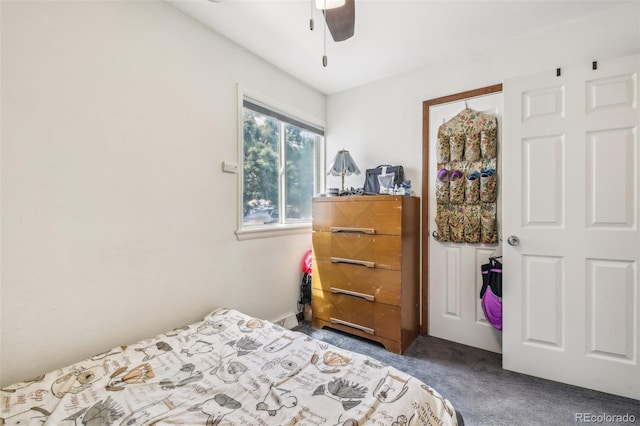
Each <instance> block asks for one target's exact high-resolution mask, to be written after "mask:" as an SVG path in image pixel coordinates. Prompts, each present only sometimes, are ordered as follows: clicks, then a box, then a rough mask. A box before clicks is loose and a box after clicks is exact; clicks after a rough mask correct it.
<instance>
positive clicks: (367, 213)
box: [313, 196, 402, 235]
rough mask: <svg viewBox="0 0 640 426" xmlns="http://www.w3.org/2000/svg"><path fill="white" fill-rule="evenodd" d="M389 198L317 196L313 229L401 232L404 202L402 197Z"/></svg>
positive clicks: (393, 233)
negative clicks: (382, 199)
mask: <svg viewBox="0 0 640 426" xmlns="http://www.w3.org/2000/svg"><path fill="white" fill-rule="evenodd" d="M386 197H389V199H388V200H384V201H380V200H379V198H380V197H362V196H361V197H345V198H342V197H327V198H326V200H323V199H322V198H316V199H314V201H315V202H314V203H313V230H314V231H327V232H330V231H331V230H333V232H359V233H363V234H386V235H401V234H402V215H401V214H399V213H400V211H401V210H402V201H401V199H400V198H399V197H391V196H386ZM332 198H337V199H334V200H331V199H332ZM370 198H371V199H370ZM373 198H375V199H377V200H374V199H373Z"/></svg>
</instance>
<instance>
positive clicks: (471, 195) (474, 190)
mask: <svg viewBox="0 0 640 426" xmlns="http://www.w3.org/2000/svg"><path fill="white" fill-rule="evenodd" d="M465 186H466V187H465V190H464V201H465V203H467V204H478V201H480V172H478V171H477V170H474V171H472V172H469V173H468V174H467V179H466V182H465Z"/></svg>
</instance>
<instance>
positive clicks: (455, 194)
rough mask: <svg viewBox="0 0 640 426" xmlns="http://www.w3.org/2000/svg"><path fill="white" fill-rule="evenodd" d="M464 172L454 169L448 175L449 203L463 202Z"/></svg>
mask: <svg viewBox="0 0 640 426" xmlns="http://www.w3.org/2000/svg"><path fill="white" fill-rule="evenodd" d="M464 181H465V179H464V173H462V172H461V171H460V170H454V171H452V172H451V174H450V175H449V200H450V201H451V204H462V203H464Z"/></svg>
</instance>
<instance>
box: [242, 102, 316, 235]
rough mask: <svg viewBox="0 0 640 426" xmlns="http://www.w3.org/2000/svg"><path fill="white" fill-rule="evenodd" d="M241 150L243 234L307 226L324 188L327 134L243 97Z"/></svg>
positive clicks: (290, 115) (288, 114)
mask: <svg viewBox="0 0 640 426" xmlns="http://www.w3.org/2000/svg"><path fill="white" fill-rule="evenodd" d="M241 145H242V149H241V164H242V209H241V210H242V211H241V225H240V230H239V234H241V233H243V232H245V233H259V232H262V233H264V231H265V230H268V231H273V230H279V231H282V230H286V229H288V228H291V229H294V228H300V227H308V226H309V225H310V223H311V205H312V198H313V196H314V194H316V193H318V192H319V189H320V188H321V184H322V183H323V181H322V177H323V176H324V174H323V172H322V171H321V170H320V167H321V164H324V162H321V161H319V157H320V153H322V152H323V146H324V130H323V129H322V128H321V127H320V126H317V125H313V124H310V123H309V122H307V121H303V120H301V119H299V118H297V117H295V116H293V115H292V114H290V113H286V112H283V111H282V109H276V108H273V107H271V106H267V105H266V104H265V103H263V102H260V101H257V100H255V99H252V98H248V97H246V96H243V97H242V144H241ZM261 236H269V233H268V232H267V235H261ZM254 237H255V236H254ZM252 238H253V237H252Z"/></svg>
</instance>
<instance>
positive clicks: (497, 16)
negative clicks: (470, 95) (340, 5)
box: [166, 0, 638, 94]
mask: <svg viewBox="0 0 640 426" xmlns="http://www.w3.org/2000/svg"><path fill="white" fill-rule="evenodd" d="M166 1H167V2H168V3H170V4H171V5H173V6H174V7H176V8H178V9H180V10H182V11H183V12H184V13H186V14H188V15H190V16H192V17H194V18H195V19H197V20H198V21H200V22H202V23H203V24H205V25H207V26H209V27H210V28H212V29H214V30H215V31H217V32H219V33H220V34H222V35H224V36H226V37H227V38H229V39H231V40H233V41H234V42H236V43H237V44H239V45H241V46H243V47H244V48H246V49H247V50H249V51H251V52H253V53H254V54H256V55H258V56H260V57H262V58H264V59H265V60H266V61H268V62H270V63H272V64H274V65H275V66H277V67H279V68H281V69H283V70H286V71H287V72H288V73H289V74H291V75H293V76H294V77H296V78H298V79H299V80H301V81H303V82H305V83H307V84H309V85H310V86H312V87H314V88H316V89H317V90H319V91H320V92H323V93H326V94H333V93H337V92H340V91H343V90H347V89H350V88H353V87H356V86H359V85H362V84H366V83H369V82H372V81H376V80H379V79H382V78H386V77H389V76H392V75H399V74H403V73H406V72H410V71H413V70H416V69H419V68H422V67H425V66H429V65H430V64H437V63H440V62H442V61H443V60H446V59H447V58H451V57H456V56H460V55H465V54H468V53H470V52H476V51H478V50H480V49H491V48H493V47H495V46H496V45H497V44H500V43H503V42H505V41H511V40H513V39H514V38H517V37H522V36H524V35H530V34H534V35H535V34H536V33H542V32H544V31H548V30H549V29H552V28H554V27H557V26H560V25H563V24H565V23H567V22H570V21H574V20H578V19H581V18H583V17H585V16H589V15H594V14H598V13H601V12H602V11H604V10H605V9H608V8H612V7H617V6H620V5H621V4H623V3H630V2H636V1H638V0H604V1H595V0H553V1H551V0H534V1H524V0H502V1H488V0H471V1H459V0H355V15H356V24H355V35H354V36H353V37H352V38H350V39H348V40H346V41H343V42H339V43H336V42H334V41H333V40H332V39H331V34H330V33H329V31H327V32H326V49H327V56H328V66H327V67H326V68H325V67H323V66H322V56H323V45H324V35H325V34H324V28H325V26H324V23H323V17H322V13H321V12H320V11H318V10H314V11H313V18H314V21H315V30H314V31H311V30H310V29H309V19H310V18H311V15H312V8H311V0H216V1H217V2H214V1H210V0H166ZM218 1H219V2H218Z"/></svg>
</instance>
